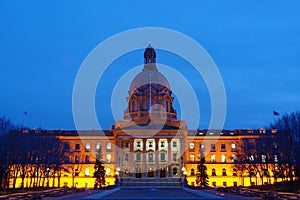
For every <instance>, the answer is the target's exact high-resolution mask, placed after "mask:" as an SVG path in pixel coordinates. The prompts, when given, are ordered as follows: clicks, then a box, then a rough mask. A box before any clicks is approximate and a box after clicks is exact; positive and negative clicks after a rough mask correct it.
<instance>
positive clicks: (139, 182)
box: [120, 178, 182, 188]
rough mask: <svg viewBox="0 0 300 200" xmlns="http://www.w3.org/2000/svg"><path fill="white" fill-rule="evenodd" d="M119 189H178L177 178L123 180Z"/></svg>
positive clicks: (179, 185)
mask: <svg viewBox="0 0 300 200" xmlns="http://www.w3.org/2000/svg"><path fill="white" fill-rule="evenodd" d="M120 186H121V188H179V187H181V186H182V183H181V182H180V179H179V178H171V179H168V178H125V179H124V178H123V179H122V180H121V184H120Z"/></svg>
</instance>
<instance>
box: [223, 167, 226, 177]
mask: <svg viewBox="0 0 300 200" xmlns="http://www.w3.org/2000/svg"><path fill="white" fill-rule="evenodd" d="M222 176H227V174H226V169H225V168H223V169H222Z"/></svg>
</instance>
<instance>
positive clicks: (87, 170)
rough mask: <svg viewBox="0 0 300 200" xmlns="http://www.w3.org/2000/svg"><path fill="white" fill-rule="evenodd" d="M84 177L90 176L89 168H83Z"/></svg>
mask: <svg viewBox="0 0 300 200" xmlns="http://www.w3.org/2000/svg"><path fill="white" fill-rule="evenodd" d="M84 175H85V176H89V175H90V169H89V168H85V172H84Z"/></svg>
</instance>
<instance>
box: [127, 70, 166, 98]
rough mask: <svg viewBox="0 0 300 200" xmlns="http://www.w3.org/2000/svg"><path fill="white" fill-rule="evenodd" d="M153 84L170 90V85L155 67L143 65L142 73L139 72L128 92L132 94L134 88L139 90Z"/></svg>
mask: <svg viewBox="0 0 300 200" xmlns="http://www.w3.org/2000/svg"><path fill="white" fill-rule="evenodd" d="M149 83H155V84H159V85H162V86H165V87H167V88H169V89H170V84H169V82H168V80H167V78H166V77H165V76H164V75H162V74H161V73H160V72H158V71H157V69H156V67H150V66H147V65H145V66H144V69H143V71H142V72H140V73H139V74H138V75H137V76H136V77H135V78H134V79H133V81H132V82H131V85H130V89H129V91H130V92H133V91H134V89H135V88H140V87H141V86H143V85H146V84H149Z"/></svg>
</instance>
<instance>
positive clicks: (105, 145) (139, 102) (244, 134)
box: [17, 45, 279, 187]
mask: <svg viewBox="0 0 300 200" xmlns="http://www.w3.org/2000/svg"><path fill="white" fill-rule="evenodd" d="M128 94H129V96H128V97H127V103H128V107H127V108H126V109H125V111H124V119H123V120H118V121H116V122H115V125H114V126H113V127H112V129H111V130H108V131H94V130H91V131H80V132H79V134H78V133H77V131H63V130H62V131H50V130H49V131H38V130H36V131H27V132H31V133H33V134H37V133H41V134H43V133H45V134H46V133H47V134H52V135H55V136H56V137H57V138H58V139H59V140H60V141H62V142H63V143H64V145H65V148H64V159H63V163H64V164H63V167H62V170H61V171H60V172H59V173H58V172H55V173H56V176H59V177H60V180H59V181H58V180H56V179H55V177H53V178H51V177H50V178H49V179H51V180H50V181H49V185H50V186H52V185H55V186H60V187H62V186H68V187H70V186H76V187H93V186H94V181H95V179H94V178H92V176H93V172H94V171H95V170H94V164H93V163H95V155H96V154H97V152H98V151H99V149H100V150H101V155H102V160H103V162H104V165H105V169H106V182H107V185H113V184H114V183H115V177H116V176H120V177H122V180H126V179H129V180H130V179H155V180H173V181H174V180H178V181H182V177H183V176H186V177H187V181H188V184H189V185H196V174H197V164H198V162H199V160H200V159H199V158H200V156H201V155H204V156H205V160H206V162H205V164H206V166H207V168H208V169H207V173H208V175H209V185H210V186H239V185H243V186H249V185H251V184H255V185H256V184H262V180H264V179H261V178H258V176H257V175H255V176H254V177H253V174H251V171H250V172H249V170H248V171H247V170H241V169H240V167H239V166H238V165H237V160H238V159H239V156H240V155H241V151H243V149H241V144H242V143H243V140H244V139H249V138H252V139H254V140H257V139H259V138H262V137H269V138H272V137H273V136H274V135H275V134H276V131H274V130H262V129H261V130H222V131H214V130H211V131H208V130H188V129H187V127H186V124H185V121H183V120H178V119H177V113H176V110H175V109H174V108H173V104H172V103H173V99H174V98H173V97H172V91H171V87H170V85H169V83H168V81H167V79H166V78H165V77H164V76H163V75H162V74H161V73H160V72H159V71H158V69H157V67H156V52H155V50H154V49H153V48H152V47H151V45H149V46H148V47H147V48H146V50H145V53H144V68H143V70H142V72H141V73H139V74H138V75H137V76H136V77H135V78H134V79H133V81H132V83H131V85H130V88H129V92H128ZM251 156H252V154H251V155H250V156H249V159H251ZM262 156H263V155H262ZM276 156H277V155H276ZM278 156H279V155H278ZM274 159H275V158H274ZM262 162H263V161H262ZM274 162H275V164H274ZM276 162H277V161H276V159H275V161H274V160H273V162H272V163H273V165H272V166H275V165H276ZM250 164H251V163H250ZM250 164H249V165H250ZM253 166H254V165H253ZM270 166H271V164H270ZM270 166H267V168H269V167H270ZM246 167H247V166H246ZM246 167H245V168H246ZM250 168H251V167H250ZM248 169H249V167H248ZM49 170H50V171H51V169H49ZM269 171H273V172H274V170H271V169H270V170H269ZM273 172H272V173H273ZM272 173H271V174H268V175H267V177H268V178H266V179H265V180H266V181H268V182H271V183H273V182H274V173H273V174H272ZM250 174H251V176H250ZM52 179H53V180H52ZM26 181H27V184H28V181H29V180H25V182H24V183H23V184H24V185H26ZM58 182H59V183H58ZM264 182H265V181H264ZM20 183H21V181H20V179H18V180H17V185H18V186H19V185H20Z"/></svg>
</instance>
